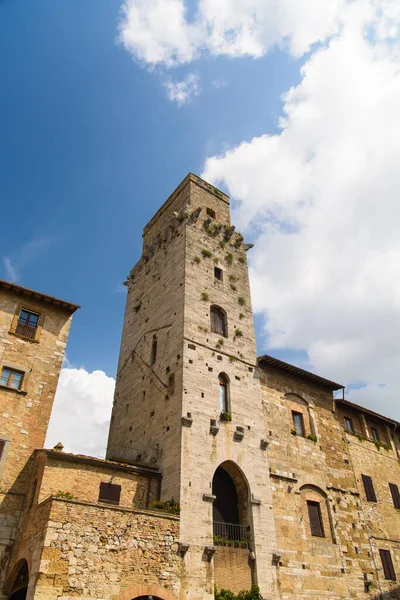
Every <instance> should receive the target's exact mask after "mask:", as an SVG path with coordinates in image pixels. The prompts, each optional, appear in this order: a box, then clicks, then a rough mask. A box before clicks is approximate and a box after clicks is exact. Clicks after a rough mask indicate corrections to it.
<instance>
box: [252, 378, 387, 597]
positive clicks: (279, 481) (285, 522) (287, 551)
mask: <svg viewBox="0 0 400 600" xmlns="http://www.w3.org/2000/svg"><path fill="white" fill-rule="evenodd" d="M262 389H263V400H264V410H265V426H266V433H267V439H268V440H269V446H268V455H269V461H270V476H271V481H272V485H273V488H272V489H273V506H274V515H275V520H276V528H277V544H278V551H279V552H278V554H279V555H280V559H279V566H278V578H279V585H280V589H281V593H282V600H294V599H296V600H306V599H309V598H321V597H324V598H325V597H328V598H332V599H335V600H339V599H341V600H345V599H346V600H347V599H349V598H358V599H360V600H361V598H365V597H366V594H365V588H364V581H365V580H364V578H367V579H368V580H371V582H372V585H371V590H370V592H371V596H370V597H373V594H374V593H376V590H377V585H376V580H375V579H374V564H373V560H372V556H371V548H370V544H369V540H368V536H367V534H366V531H365V520H364V519H363V515H362V506H361V501H360V495H359V491H358V487H357V482H356V479H355V477H354V472H353V469H352V465H351V459H350V456H349V451H348V447H347V445H346V443H345V440H344V433H343V427H342V425H341V424H340V423H339V421H338V420H337V418H336V417H335V415H334V413H333V400H332V392H331V391H329V390H328V389H324V388H323V387H322V386H317V385H315V384H313V383H311V382H306V381H304V380H302V379H301V378H299V377H296V376H294V375H290V376H289V375H287V374H285V373H282V372H280V371H278V370H275V369H273V368H263V369H262ZM295 395H297V396H298V401H297V402H296V401H295ZM294 409H295V410H296V412H297V411H300V412H301V411H303V412H304V420H305V422H307V421H308V422H309V423H310V425H309V427H310V428H311V429H312V430H313V431H314V435H316V437H317V441H316V442H315V441H313V440H312V439H307V438H306V437H301V436H294V435H292V434H291V430H292V429H293V421H292V410H294ZM307 431H308V429H307V427H306V432H305V433H306V435H307ZM307 501H314V502H319V504H320V508H321V516H322V522H323V528H324V533H325V536H324V537H314V536H312V535H311V530H310V524H309V516H308V508H307Z"/></svg>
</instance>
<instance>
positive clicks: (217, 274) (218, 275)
mask: <svg viewBox="0 0 400 600" xmlns="http://www.w3.org/2000/svg"><path fill="white" fill-rule="evenodd" d="M214 278H215V279H218V281H222V279H223V271H222V269H220V268H219V267H214Z"/></svg>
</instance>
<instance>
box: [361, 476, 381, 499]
mask: <svg viewBox="0 0 400 600" xmlns="http://www.w3.org/2000/svg"><path fill="white" fill-rule="evenodd" d="M361 479H362V482H363V485H364V490H365V495H366V497H367V500H368V502H377V499H376V494H375V490H374V485H373V483H372V479H371V477H370V476H369V475H361Z"/></svg>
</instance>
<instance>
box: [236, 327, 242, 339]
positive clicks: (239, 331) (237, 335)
mask: <svg viewBox="0 0 400 600" xmlns="http://www.w3.org/2000/svg"><path fill="white" fill-rule="evenodd" d="M235 337H243V331H242V330H241V329H236V330H235Z"/></svg>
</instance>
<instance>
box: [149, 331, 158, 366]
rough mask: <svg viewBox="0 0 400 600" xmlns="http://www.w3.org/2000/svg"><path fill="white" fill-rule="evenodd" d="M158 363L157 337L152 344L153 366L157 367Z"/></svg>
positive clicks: (151, 358) (151, 362)
mask: <svg viewBox="0 0 400 600" xmlns="http://www.w3.org/2000/svg"><path fill="white" fill-rule="evenodd" d="M156 361H157V338H156V336H154V337H153V342H152V344H151V357H150V364H151V366H153V365H155V364H156Z"/></svg>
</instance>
